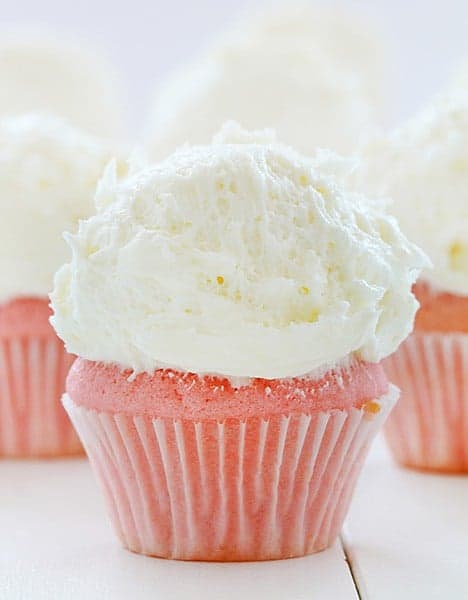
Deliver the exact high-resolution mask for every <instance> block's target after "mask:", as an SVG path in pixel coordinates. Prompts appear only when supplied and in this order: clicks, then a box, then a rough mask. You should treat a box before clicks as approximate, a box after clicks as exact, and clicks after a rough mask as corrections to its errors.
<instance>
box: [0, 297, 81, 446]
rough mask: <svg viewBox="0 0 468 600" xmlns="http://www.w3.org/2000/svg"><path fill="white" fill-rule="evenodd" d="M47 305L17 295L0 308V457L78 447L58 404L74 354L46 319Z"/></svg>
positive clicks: (76, 438) (78, 444)
mask: <svg viewBox="0 0 468 600" xmlns="http://www.w3.org/2000/svg"><path fill="white" fill-rule="evenodd" d="M48 304H49V303H48V300H46V299H42V298H17V299H15V300H11V301H10V302H7V303H6V304H3V305H1V306H0V456H8V457H40V456H43V457H46V456H57V455H66V454H76V453H77V452H81V451H82V447H81V444H80V442H79V440H78V437H77V436H76V433H75V432H74V430H73V427H72V425H71V423H70V421H69V419H68V417H67V414H66V413H65V411H64V410H63V407H62V405H61V403H60V397H61V395H62V393H63V390H64V388H65V378H66V376H67V373H68V370H69V368H70V365H71V364H72V362H73V360H74V357H73V356H72V355H70V354H68V353H67V352H66V351H65V349H64V346H63V342H62V341H61V340H60V339H59V338H58V337H57V335H56V333H55V331H54V330H53V329H52V327H51V325H50V323H49V317H50V315H51V310H50V308H49V305H48Z"/></svg>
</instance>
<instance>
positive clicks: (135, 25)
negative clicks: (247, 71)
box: [0, 0, 468, 131]
mask: <svg viewBox="0 0 468 600" xmlns="http://www.w3.org/2000/svg"><path fill="white" fill-rule="evenodd" d="M324 3H325V0H324ZM333 3H334V4H338V5H339V4H342V5H346V6H348V7H350V6H351V7H352V8H353V9H356V10H359V11H362V12H364V13H368V14H369V15H370V16H372V17H373V18H375V19H376V20H377V21H378V22H379V23H380V27H381V29H382V31H383V33H384V34H385V36H386V38H387V39H388V41H389V44H390V48H391V52H390V56H391V71H392V73H391V76H392V77H393V78H394V80H395V81H396V90H395V102H394V108H393V111H392V116H391V120H392V121H393V122H394V121H396V120H398V119H400V118H402V117H405V116H406V115H409V114H411V112H412V111H413V110H415V109H416V108H417V107H418V106H419V105H420V103H421V102H423V101H424V100H425V99H426V98H427V97H428V96H429V95H430V94H431V93H433V92H434V91H435V90H437V89H438V87H439V86H441V85H443V83H444V81H445V80H446V78H447V76H448V74H449V72H450V70H451V69H453V68H454V67H455V65H456V64H457V62H459V61H460V60H461V59H462V58H463V57H465V58H468V34H467V31H468V0H445V1H444V0H360V1H359V0H341V1H340V0H336V1H335V2H333ZM258 4H259V2H255V1H252V0H250V1H248V0H198V1H196V2H195V1H190V0H124V1H120V2H119V0H79V1H77V2H71V1H66V0H41V1H40V2H39V1H38V0H0V22H1V24H2V25H7V26H11V25H13V26H16V25H27V26H36V25H40V26H45V27H46V28H49V29H52V30H56V31H58V32H60V33H61V34H62V35H63V34H65V35H68V34H70V35H72V36H73V37H81V38H83V37H84V38H86V39H87V40H88V41H89V42H91V43H93V44H94V45H96V46H98V47H100V49H101V50H102V51H104V52H105V54H106V55H107V56H108V57H109V58H110V59H111V60H112V61H113V62H114V63H115V65H116V66H117V67H118V69H119V70H120V72H121V74H122V76H123V78H124V83H125V85H126V88H127V89H128V105H129V115H130V125H131V128H132V130H133V131H135V129H140V128H141V127H142V125H143V123H144V116H145V113H146V110H147V107H148V103H149V99H150V94H151V92H152V90H153V89H154V87H155V85H157V83H158V82H159V81H161V79H162V78H163V77H164V76H165V74H167V72H168V71H169V70H170V69H171V68H173V67H174V66H176V65H177V64H179V63H181V62H182V61H184V60H185V59H186V58H187V57H189V56H190V55H191V54H192V53H193V52H196V51H198V50H199V49H200V48H201V47H203V45H204V44H205V43H206V42H207V41H208V40H209V39H210V37H211V36H213V35H214V34H215V33H217V32H219V31H220V30H221V29H222V28H223V27H226V26H228V25H229V23H230V22H231V21H232V19H233V18H234V17H235V16H236V15H237V14H238V13H239V12H240V11H242V10H245V9H246V8H250V7H255V6H256V5H258ZM263 4H265V3H264V2H263ZM327 4H331V2H330V1H329V2H327Z"/></svg>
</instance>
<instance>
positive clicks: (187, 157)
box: [51, 125, 425, 379]
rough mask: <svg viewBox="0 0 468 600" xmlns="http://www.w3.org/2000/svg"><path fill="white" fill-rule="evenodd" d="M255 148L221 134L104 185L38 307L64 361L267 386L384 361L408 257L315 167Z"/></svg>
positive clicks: (367, 209) (410, 267) (251, 141)
mask: <svg viewBox="0 0 468 600" xmlns="http://www.w3.org/2000/svg"><path fill="white" fill-rule="evenodd" d="M259 135H260V138H259ZM229 139H235V140H239V139H241V140H242V143H229V142H228V140H229ZM259 139H260V140H263V141H259ZM264 140H265V134H263V133H262V134H251V135H249V134H247V133H245V132H244V133H242V132H241V131H239V129H236V128H235V126H233V125H230V126H229V127H228V128H227V129H225V130H224V131H223V132H222V134H221V135H220V136H218V137H217V141H216V143H214V144H212V145H209V146H199V147H186V148H183V149H180V150H179V151H178V152H176V153H175V154H174V155H172V156H171V157H170V158H169V159H167V160H166V161H165V162H163V163H161V164H159V165H156V166H152V167H148V168H145V169H142V170H141V171H139V172H136V173H134V174H133V175H131V176H130V177H128V178H127V179H126V180H124V181H120V182H119V181H116V180H115V179H114V178H113V177H112V173H108V176H107V178H106V180H105V181H104V182H102V183H101V185H100V192H99V193H100V194H101V195H104V196H105V199H106V201H105V202H99V204H98V206H99V209H98V213H97V214H96V215H95V216H94V217H92V218H90V219H88V220H87V221H84V222H82V223H81V224H80V227H79V231H78V233H77V234H76V235H73V236H69V238H68V239H69V244H70V246H71V248H72V260H71V262H70V263H69V264H67V265H65V266H64V267H62V269H60V271H59V272H58V274H57V276H56V283H55V290H54V292H53V294H52V296H51V299H52V305H53V309H54V313H55V314H54V317H53V318H52V323H53V325H54V326H55V328H56V330H57V332H58V334H59V335H60V336H61V337H62V338H63V339H64V340H65V342H66V344H67V347H68V350H69V351H70V352H74V353H76V354H78V355H80V356H82V357H85V358H88V359H91V360H98V361H103V362H110V363H117V364H119V365H120V366H122V367H125V368H131V369H133V370H134V371H135V372H142V371H149V372H151V371H153V370H154V369H155V368H158V367H161V366H172V367H175V368H178V369H181V370H186V371H193V372H197V373H218V374H222V375H227V376H233V377H264V378H271V379H272V378H284V377H292V376H296V375H303V374H305V373H308V372H310V371H312V370H314V369H316V368H319V367H322V366H324V365H328V364H336V363H338V362H339V361H341V360H343V359H345V358H347V357H348V356H349V355H350V354H351V353H357V354H358V355H360V356H361V357H362V358H364V359H365V360H370V361H378V360H379V359H380V358H382V357H383V356H385V355H387V354H389V353H390V352H392V351H393V350H395V348H396V347H397V346H398V344H399V343H400V342H401V341H402V339H403V338H404V337H406V335H407V334H408V333H409V331H410V330H411V327H412V322H413V317H414V313H415V311H416V307H417V303H416V301H415V299H414V297H413V296H412V294H411V291H410V290H411V285H412V283H413V282H414V281H415V279H416V277H417V275H418V273H419V270H420V269H421V267H422V266H423V265H424V264H425V259H424V257H423V255H422V254H421V253H420V252H419V250H418V249H417V248H416V247H414V246H413V245H412V244H410V243H409V242H408V241H407V240H406V239H405V238H404V237H403V235H402V234H401V233H400V231H399V229H398V226H397V224H396V222H395V221H394V220H393V219H392V218H391V217H387V216H385V215H384V214H383V213H381V212H380V211H379V210H378V209H377V208H376V207H372V206H370V205H369V204H368V203H367V202H366V201H365V200H364V199H363V198H362V197H360V196H359V195H356V194H349V193H346V192H345V190H344V189H342V188H341V187H340V185H339V184H338V182H337V180H336V179H335V178H334V177H333V175H332V173H333V161H331V159H330V157H324V156H322V157H321V158H317V159H315V160H309V159H306V158H304V157H302V156H301V155H299V154H296V153H295V152H294V151H293V150H291V149H290V148H288V147H286V146H283V145H281V144H278V143H275V142H273V141H271V140H270V141H267V142H266V143H265V141H264Z"/></svg>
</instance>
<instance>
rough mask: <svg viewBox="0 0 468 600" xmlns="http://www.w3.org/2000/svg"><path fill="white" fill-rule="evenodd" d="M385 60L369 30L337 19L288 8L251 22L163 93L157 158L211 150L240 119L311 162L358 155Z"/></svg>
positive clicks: (338, 15) (375, 109) (373, 118)
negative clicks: (182, 149) (324, 153)
mask: <svg viewBox="0 0 468 600" xmlns="http://www.w3.org/2000/svg"><path fill="white" fill-rule="evenodd" d="M380 50H381V49H380V44H379V40H378V37H377V35H374V32H373V31H372V29H371V27H370V26H369V25H368V24H367V25H365V24H361V22H360V21H358V20H357V18H352V17H351V15H347V14H346V13H342V12H339V11H337V10H326V9H324V8H323V7H322V8H321V9H317V8H316V9H313V8H311V7H310V6H307V5H304V4H297V5H296V4H294V3H293V6H290V3H289V4H288V8H286V7H285V8H283V9H282V10H275V11H272V12H268V11H266V12H264V13H261V14H260V15H258V16H257V18H255V19H253V20H248V19H246V20H245V22H241V23H240V24H239V25H238V27H237V28H235V29H233V30H232V31H230V32H227V33H226V34H225V35H223V38H222V39H221V40H219V41H218V42H214V43H213V45H212V46H211V47H210V48H208V49H207V50H206V52H205V53H203V54H202V55H201V56H200V57H199V58H198V59H196V60H194V61H193V62H192V63H191V64H188V65H185V66H183V67H182V68H181V69H180V71H179V72H178V73H176V74H175V75H174V76H173V77H172V78H170V79H169V80H168V81H167V82H166V84H163V85H162V86H160V87H159V88H158V91H157V95H156V100H155V106H154V110H153V115H152V124H151V130H152V136H151V139H150V140H149V144H148V145H149V151H150V153H151V155H152V156H153V157H154V158H156V159H161V158H166V157H167V156H168V154H170V153H171V152H173V151H174V150H175V149H176V148H177V147H178V146H180V145H182V144H184V143H185V142H189V143H191V144H206V143H209V142H210V140H211V138H212V136H213V135H214V134H215V133H216V131H217V130H218V129H219V128H220V127H221V126H222V125H223V123H224V122H225V121H226V120H229V119H235V120H236V121H238V122H239V123H240V124H241V125H242V126H244V127H247V128H256V129H258V128H263V127H273V128H275V130H276V131H277V133H278V136H279V138H280V139H281V140H282V141H283V142H285V143H287V144H290V145H292V146H293V147H294V148H296V149H297V150H299V151H301V152H303V153H305V154H312V153H313V152H314V150H315V148H316V147H318V146H321V147H324V148H331V149H333V150H336V151H339V152H350V151H351V150H353V149H354V148H355V147H356V144H357V142H358V140H359V139H360V137H361V136H363V135H365V134H366V133H368V132H369V130H371V129H373V128H374V127H375V125H376V122H377V121H378V119H379V106H380V98H379V93H380V91H381V73H382V71H383V68H382V63H383V62H384V61H383V57H382V53H381V51H380Z"/></svg>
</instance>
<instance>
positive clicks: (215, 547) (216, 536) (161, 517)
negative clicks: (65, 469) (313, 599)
mask: <svg viewBox="0 0 468 600" xmlns="http://www.w3.org/2000/svg"><path fill="white" fill-rule="evenodd" d="M397 397H398V390H397V389H396V388H393V387H392V388H391V389H390V391H389V392H388V393H387V394H386V395H385V396H383V397H382V398H380V399H378V400H377V402H378V404H379V405H380V411H379V412H378V413H377V414H373V413H371V412H369V411H368V410H366V409H365V408H362V409H351V410H347V411H341V410H334V411H329V412H320V413H315V414H311V415H306V414H293V415H289V416H282V415H275V416H271V417H270V418H269V419H268V420H264V419H262V418H256V417H249V418H246V419H245V420H239V419H232V418H229V419H226V420H225V421H223V422H217V421H214V420H206V421H198V422H197V421H190V420H174V419H168V418H152V417H150V416H148V415H142V416H132V415H126V414H112V413H107V412H97V411H95V410H91V409H88V408H84V407H82V406H78V405H77V404H75V403H74V402H73V400H72V399H71V398H70V397H69V396H68V395H64V398H63V403H64V406H65V408H66V410H67V412H68V414H69V415H70V418H71V420H72V421H73V423H74V425H75V427H76V429H77V431H78V433H79V435H80V437H81V439H82V441H83V444H84V446H85V449H86V451H87V453H88V456H89V458H90V461H91V463H92V465H93V467H94V470H95V472H96V474H97V478H98V480H99V481H100V483H101V486H102V488H103V490H104V493H105V496H106V500H107V504H108V507H109V510H110V515H111V520H112V522H113V525H114V527H115V529H116V531H117V534H118V536H119V538H120V539H121V541H122V543H123V545H124V546H125V547H127V548H129V549H130V550H133V551H135V552H138V553H142V554H149V555H155V556H161V557H166V558H175V559H183V560H220V561H223V560H236V561H239V560H267V559H277V558H286V557H292V556H302V555H304V554H309V553H312V552H317V551H319V550H323V549H325V548H327V547H328V546H329V545H330V544H331V543H332V542H333V541H334V539H335V538H336V536H337V535H338V533H339V531H340V529H341V525H342V522H343V519H344V516H345V514H346V512H347V509H348V505H349V502H350V499H351V494H352V491H353V488H354V484H355V481H356V478H357V476H358V473H359V471H360V468H361V466H362V463H363V461H364V458H365V456H366V454H367V451H368V447H369V444H370V442H371V441H372V439H373V438H374V436H375V434H376V433H377V431H378V429H379V427H380V426H381V424H382V423H383V421H384V420H385V418H386V416H387V415H388V413H389V411H390V410H391V408H392V406H393V404H394V402H395V401H396V398H397Z"/></svg>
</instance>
